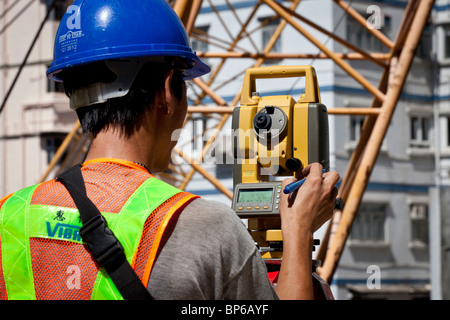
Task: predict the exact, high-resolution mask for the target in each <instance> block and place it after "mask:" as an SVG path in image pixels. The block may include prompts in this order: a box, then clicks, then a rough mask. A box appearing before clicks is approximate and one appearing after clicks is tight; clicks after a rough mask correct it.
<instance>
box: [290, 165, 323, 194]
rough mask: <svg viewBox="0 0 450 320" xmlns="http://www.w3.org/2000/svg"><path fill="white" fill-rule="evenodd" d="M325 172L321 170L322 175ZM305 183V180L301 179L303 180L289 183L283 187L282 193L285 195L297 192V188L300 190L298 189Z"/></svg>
mask: <svg viewBox="0 0 450 320" xmlns="http://www.w3.org/2000/svg"><path fill="white" fill-rule="evenodd" d="M325 171H326V170H325V169H323V170H322V173H325ZM305 181H306V178H303V179H301V180H298V181H294V182H291V183H289V184H288V185H287V186H286V187H284V190H283V192H284V193H285V194H289V193H292V192H294V191H295V190H297V189H298V188H300V187H301V186H302V185H303V183H305Z"/></svg>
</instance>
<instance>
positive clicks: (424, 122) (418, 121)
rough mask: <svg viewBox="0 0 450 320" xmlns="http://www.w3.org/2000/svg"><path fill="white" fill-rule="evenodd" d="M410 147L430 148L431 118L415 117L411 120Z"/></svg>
mask: <svg viewBox="0 0 450 320" xmlns="http://www.w3.org/2000/svg"><path fill="white" fill-rule="evenodd" d="M410 120H411V121H410V146H411V147H414V148H429V147H430V137H431V116H423V115H414V116H411V118H410Z"/></svg>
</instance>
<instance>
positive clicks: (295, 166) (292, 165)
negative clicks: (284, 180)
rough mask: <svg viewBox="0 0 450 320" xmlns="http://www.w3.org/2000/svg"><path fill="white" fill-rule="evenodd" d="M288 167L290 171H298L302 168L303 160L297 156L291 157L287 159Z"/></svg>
mask: <svg viewBox="0 0 450 320" xmlns="http://www.w3.org/2000/svg"><path fill="white" fill-rule="evenodd" d="M286 168H287V169H288V170H289V171H292V172H296V171H298V170H300V169H301V168H302V162H301V161H300V159H297V158H290V159H287V160H286Z"/></svg>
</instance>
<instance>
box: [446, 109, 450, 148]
mask: <svg viewBox="0 0 450 320" xmlns="http://www.w3.org/2000/svg"><path fill="white" fill-rule="evenodd" d="M446 146H447V147H450V116H447V143H446Z"/></svg>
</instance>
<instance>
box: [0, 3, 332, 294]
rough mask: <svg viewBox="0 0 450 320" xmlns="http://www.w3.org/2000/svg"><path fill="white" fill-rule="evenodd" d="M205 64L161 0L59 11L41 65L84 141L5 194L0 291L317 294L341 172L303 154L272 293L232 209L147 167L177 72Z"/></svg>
mask: <svg viewBox="0 0 450 320" xmlns="http://www.w3.org/2000/svg"><path fill="white" fill-rule="evenodd" d="M209 71H210V69H209V67H208V66H206V65H205V64H203V63H202V62H201V61H200V60H199V59H198V57H197V56H196V54H195V53H194V52H193V51H192V50H191V48H190V47H189V41H188V38H187V34H186V31H185V29H184V27H183V25H182V23H181V21H180V20H179V18H178V16H177V15H176V14H175V12H174V11H173V10H172V8H171V7H170V6H169V5H168V4H167V3H166V2H165V1H164V0H152V1H139V2H136V1H133V0H76V1H75V2H74V4H73V5H72V6H70V7H69V8H68V10H67V12H66V14H65V16H64V17H63V19H62V21H61V24H60V27H59V29H58V32H57V35H56V39H55V48H54V62H53V63H52V65H51V67H50V68H49V70H48V71H47V74H48V76H49V78H51V79H53V80H56V81H62V82H63V83H64V88H65V91H66V93H67V95H68V97H69V98H70V107H71V108H72V109H74V110H75V111H76V113H77V115H78V118H79V120H80V123H81V126H82V128H83V131H84V132H85V133H86V134H89V135H91V137H92V139H93V140H92V145H91V147H90V150H89V152H88V154H87V157H86V161H85V162H84V163H83V164H82V165H80V166H76V167H74V168H72V169H71V170H69V171H68V172H67V173H65V174H63V175H61V176H59V177H58V178H57V179H53V180H50V181H47V182H44V183H42V184H39V185H36V186H31V187H28V188H24V189H22V190H20V191H17V192H15V193H14V194H11V195H9V196H7V197H5V198H3V199H2V200H1V201H0V240H1V257H2V260H1V264H0V299H121V298H125V299H128V298H130V299H141V298H142V299H147V298H149V297H152V298H155V299H278V298H282V299H303V298H312V292H313V290H312V281H311V248H312V234H313V232H314V231H316V230H317V229H318V228H319V227H320V226H321V225H322V224H323V223H324V222H325V221H326V220H328V219H329V218H330V216H331V214H332V212H333V207H334V199H335V197H336V192H337V191H336V188H335V184H336V183H337V181H338V179H339V176H338V174H337V173H336V172H328V173H325V174H323V173H322V167H321V166H320V165H319V164H313V165H310V166H308V167H307V168H305V169H304V171H303V174H304V175H305V176H306V177H307V179H306V182H305V184H304V185H303V186H302V188H301V189H300V190H299V191H298V193H297V194H296V197H294V195H291V196H290V197H288V196H287V195H283V196H282V198H281V208H280V211H281V218H282V229H283V230H282V232H283V239H284V258H283V266H282V269H281V271H280V275H279V280H278V285H277V287H276V291H275V290H274V289H273V288H272V285H271V284H270V282H269V280H268V277H267V270H266V268H265V265H264V263H263V261H262V259H261V256H260V254H259V252H258V250H257V248H256V246H255V245H254V242H253V240H252V239H251V237H250V236H249V235H248V233H247V230H246V228H245V226H244V225H243V223H242V222H241V221H240V219H239V218H238V217H237V215H236V214H235V213H234V212H233V211H232V210H231V209H230V208H229V207H228V206H226V205H224V204H221V203H218V202H214V201H207V200H204V199H201V198H199V197H198V196H195V195H193V194H191V193H188V192H183V191H180V190H178V189H176V188H174V187H172V186H170V185H168V184H166V183H164V182H162V181H160V180H158V179H156V178H155V177H154V176H153V175H152V174H153V173H155V172H158V171H161V170H164V169H165V168H166V167H167V166H168V163H169V159H170V154H171V150H172V148H173V147H174V145H175V144H176V141H173V140H172V133H173V132H174V130H176V129H178V128H181V127H182V125H183V121H184V119H185V115H186V111H187V98H186V85H185V80H188V79H191V78H194V77H198V76H201V75H204V74H206V73H208V72H209ZM80 177H81V178H80ZM80 179H81V180H80ZM292 180H293V178H291V179H286V180H285V181H284V182H283V184H284V185H286V184H287V183H289V182H291V181H292ZM80 181H81V183H80ZM300 203H301V205H300ZM96 210H97V213H95V212H96ZM100 213H101V215H100ZM91 214H92V215H91ZM105 239H106V240H105ZM130 270H132V271H133V272H131V273H132V275H131V274H130ZM133 277H134V278H133ZM136 279H138V281H137V282H136V281H135V280H136ZM142 288H144V289H143V290H142ZM143 291H145V292H143ZM148 293H150V295H148Z"/></svg>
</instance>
